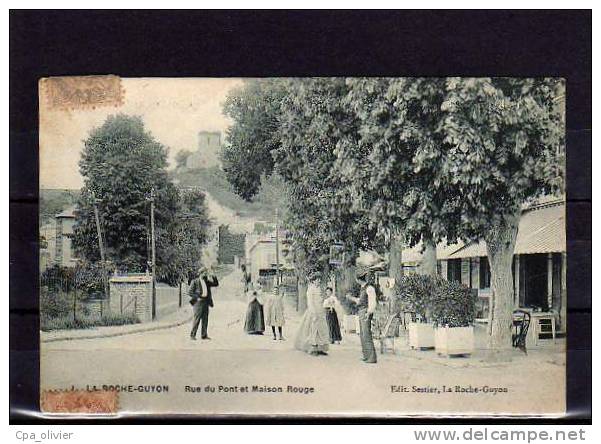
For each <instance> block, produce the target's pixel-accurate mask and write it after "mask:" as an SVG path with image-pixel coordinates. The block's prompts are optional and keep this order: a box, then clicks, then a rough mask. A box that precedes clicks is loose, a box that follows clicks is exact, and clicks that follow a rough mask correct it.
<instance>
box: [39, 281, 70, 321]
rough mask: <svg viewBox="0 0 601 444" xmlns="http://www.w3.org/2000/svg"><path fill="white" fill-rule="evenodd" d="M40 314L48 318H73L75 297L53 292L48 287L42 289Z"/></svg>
mask: <svg viewBox="0 0 601 444" xmlns="http://www.w3.org/2000/svg"><path fill="white" fill-rule="evenodd" d="M40 313H41V315H42V316H45V317H47V318H59V317H67V316H68V315H71V316H73V315H72V313H73V295H72V294H71V293H63V292H51V291H49V289H48V287H42V288H41V289H40Z"/></svg>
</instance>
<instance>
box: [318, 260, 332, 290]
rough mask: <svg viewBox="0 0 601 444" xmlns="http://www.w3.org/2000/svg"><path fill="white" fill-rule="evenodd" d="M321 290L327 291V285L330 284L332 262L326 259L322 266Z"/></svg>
mask: <svg viewBox="0 0 601 444" xmlns="http://www.w3.org/2000/svg"><path fill="white" fill-rule="evenodd" d="M320 281H321V282H320V287H321V291H322V292H325V290H326V287H327V286H328V285H329V284H330V263H329V262H328V261H325V262H324V264H323V265H322V267H321V279H320Z"/></svg>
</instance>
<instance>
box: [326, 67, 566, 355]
mask: <svg viewBox="0 0 601 444" xmlns="http://www.w3.org/2000/svg"><path fill="white" fill-rule="evenodd" d="M348 83H349V85H350V89H349V94H348V95H347V97H346V99H345V100H346V101H347V103H348V106H349V107H353V109H355V112H356V114H357V116H358V118H359V119H360V123H359V126H360V130H359V132H360V139H359V140H358V141H352V140H350V141H349V142H348V143H345V144H342V145H340V147H339V150H338V162H337V170H338V172H339V175H340V177H341V181H342V183H344V184H346V186H348V187H353V188H354V191H353V194H352V195H353V198H354V202H355V203H354V205H353V210H354V211H357V210H360V209H363V210H364V211H368V212H369V214H370V217H371V219H372V220H373V221H374V222H377V223H379V224H382V226H384V227H387V228H389V229H390V228H391V229H393V230H394V229H395V228H396V229H402V231H403V233H404V234H405V238H406V240H407V242H408V243H410V244H415V243H417V242H418V241H419V240H420V239H421V240H423V241H424V243H425V244H426V245H428V244H430V245H431V244H432V243H433V241H439V240H442V239H446V240H447V241H449V242H453V241H455V240H457V239H463V240H466V241H469V240H472V239H477V238H484V239H485V240H486V243H487V248H488V257H489V261H490V264H491V272H492V290H493V295H494V302H493V317H492V325H491V327H492V329H491V331H492V334H491V346H492V348H493V349H500V348H507V347H510V344H511V317H512V310H513V300H514V299H513V285H512V277H511V260H512V257H513V250H514V246H515V239H516V234H517V226H518V223H519V216H520V213H521V207H522V205H523V204H524V203H525V202H527V201H528V200H529V199H534V198H536V197H537V196H540V195H541V194H548V193H553V192H555V191H557V189H558V187H559V186H560V184H561V182H562V165H563V163H562V159H561V156H560V155H559V157H558V153H561V145H562V143H563V138H562V134H563V124H562V120H561V115H560V112H559V111H560V110H559V109H558V106H557V104H556V100H555V99H556V97H557V96H558V94H559V91H560V89H561V88H560V85H559V83H558V82H557V81H556V80H553V79H540V80H534V79H435V78H432V79H351V80H349V81H348Z"/></svg>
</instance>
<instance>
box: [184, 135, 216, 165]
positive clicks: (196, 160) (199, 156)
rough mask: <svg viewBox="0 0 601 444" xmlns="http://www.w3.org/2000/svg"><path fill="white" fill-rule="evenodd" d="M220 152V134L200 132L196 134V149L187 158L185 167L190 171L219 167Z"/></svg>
mask: <svg viewBox="0 0 601 444" xmlns="http://www.w3.org/2000/svg"><path fill="white" fill-rule="evenodd" d="M220 150H221V132H219V131H200V132H199V133H198V149H197V150H196V151H195V152H194V153H192V154H190V156H188V159H187V160H186V167H187V168H190V169H196V168H209V167H212V166H219V165H220V164H221V162H220V161H219V151H220Z"/></svg>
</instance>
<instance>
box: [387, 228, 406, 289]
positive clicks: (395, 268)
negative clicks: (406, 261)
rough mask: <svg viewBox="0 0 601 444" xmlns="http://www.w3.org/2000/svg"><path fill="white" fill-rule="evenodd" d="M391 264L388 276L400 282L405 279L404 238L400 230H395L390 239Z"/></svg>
mask: <svg viewBox="0 0 601 444" xmlns="http://www.w3.org/2000/svg"><path fill="white" fill-rule="evenodd" d="M389 258H390V262H389V266H388V275H389V276H390V277H391V278H393V279H394V280H395V282H400V280H401V278H402V277H403V237H402V234H401V232H400V230H395V231H393V233H392V236H391V239H390V256H389Z"/></svg>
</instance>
